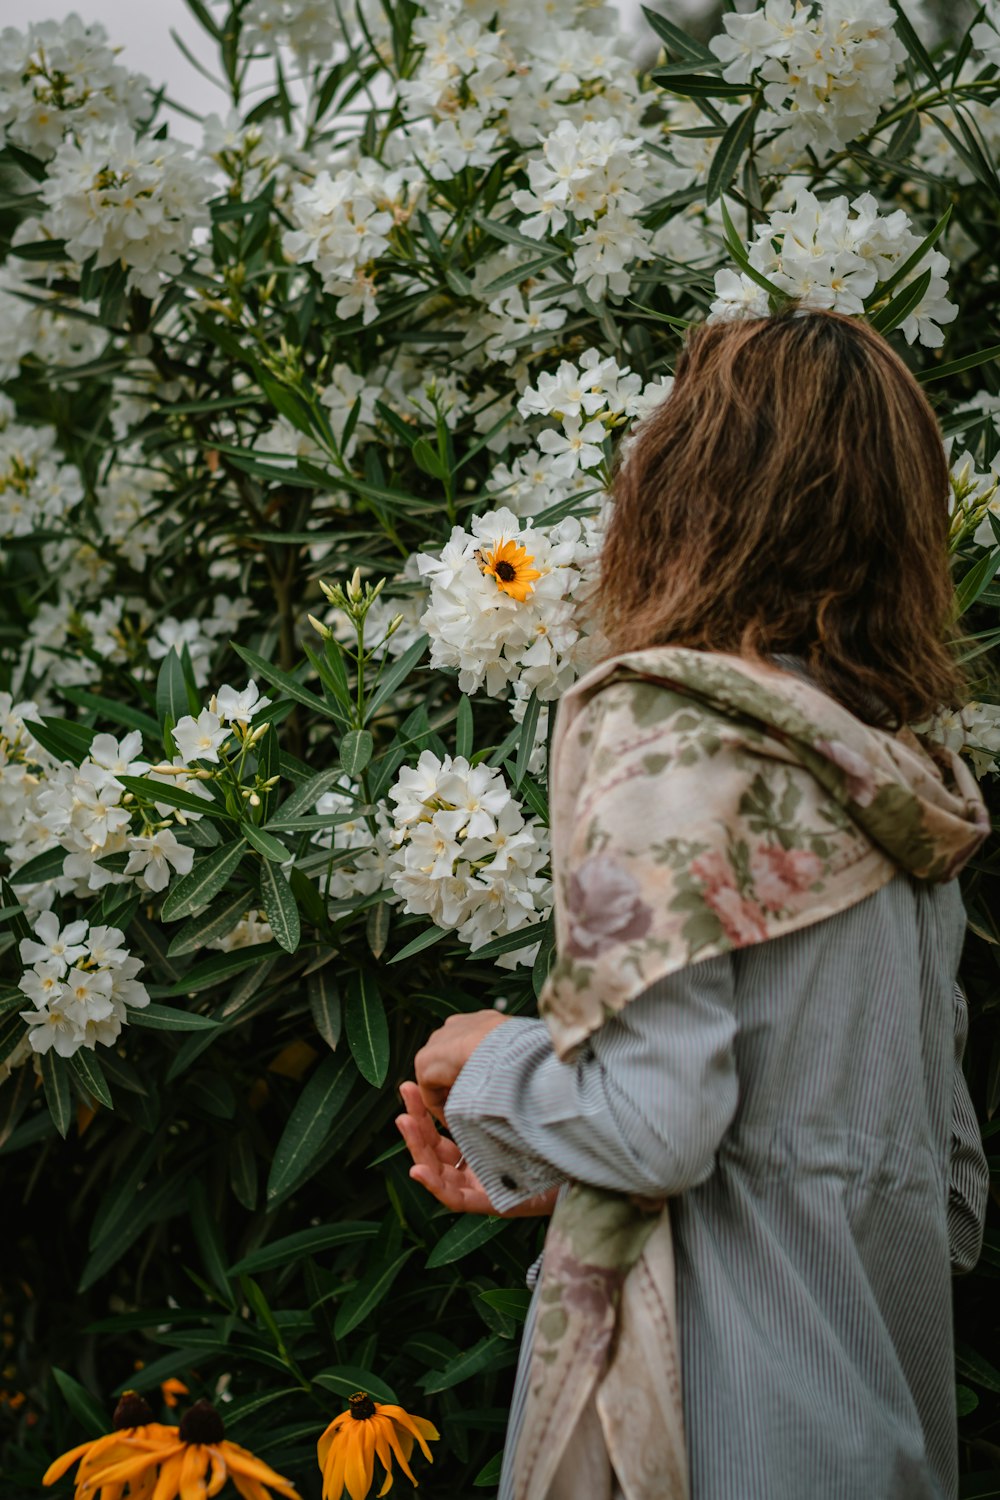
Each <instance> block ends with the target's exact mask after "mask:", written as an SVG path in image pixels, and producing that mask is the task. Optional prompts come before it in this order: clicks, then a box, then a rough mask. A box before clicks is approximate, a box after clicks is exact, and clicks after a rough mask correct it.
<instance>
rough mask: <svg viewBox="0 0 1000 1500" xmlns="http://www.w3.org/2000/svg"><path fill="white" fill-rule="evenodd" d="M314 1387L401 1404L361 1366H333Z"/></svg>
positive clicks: (340, 1394) (321, 1375) (394, 1393)
mask: <svg viewBox="0 0 1000 1500" xmlns="http://www.w3.org/2000/svg"><path fill="white" fill-rule="evenodd" d="M313 1385H318V1386H322V1387H323V1389H324V1390H326V1391H333V1392H334V1394H335V1395H337V1396H344V1397H347V1396H353V1395H354V1392H355V1391H367V1393H368V1395H369V1396H374V1398H375V1400H376V1401H388V1402H389V1403H390V1404H391V1405H393V1406H396V1405H398V1404H399V1397H398V1396H397V1395H396V1392H395V1391H394V1390H393V1388H392V1386H391V1385H386V1383H385V1381H384V1380H381V1379H380V1378H379V1377H378V1376H377V1375H373V1374H372V1372H371V1370H365V1369H362V1367H361V1366H360V1365H332V1366H331V1367H330V1369H328V1370H324V1371H323V1372H322V1373H321V1374H319V1375H314V1376H313ZM227 1416H228V1412H227Z"/></svg>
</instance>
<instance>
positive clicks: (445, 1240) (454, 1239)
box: [427, 1214, 507, 1271]
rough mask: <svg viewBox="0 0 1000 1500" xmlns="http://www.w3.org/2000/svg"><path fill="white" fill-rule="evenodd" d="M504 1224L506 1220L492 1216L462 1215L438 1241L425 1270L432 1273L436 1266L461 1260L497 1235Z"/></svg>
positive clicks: (448, 1264)
mask: <svg viewBox="0 0 1000 1500" xmlns="http://www.w3.org/2000/svg"><path fill="white" fill-rule="evenodd" d="M506 1223H507V1220H506V1219H501V1218H494V1217H493V1216H492V1215H486V1216H485V1217H484V1216H483V1215H480V1214H465V1215H463V1217H462V1218H460V1219H459V1220H458V1223H457V1224H453V1225H452V1226H451V1228H450V1229H448V1230H446V1232H445V1233H444V1234H443V1235H442V1236H441V1238H440V1239H439V1240H438V1242H437V1244H436V1245H435V1246H434V1249H433V1250H432V1251H431V1253H430V1255H428V1257H427V1269H428V1270H429V1271H432V1270H434V1269H435V1268H436V1267H437V1266H450V1265H451V1264H452V1262H453V1261H456V1260H461V1259H462V1257H463V1256H464V1255H468V1254H470V1252H471V1251H473V1250H476V1249H478V1247H479V1246H480V1245H485V1244H486V1242H487V1240H491V1239H493V1237H494V1236H495V1235H498V1234H499V1233H500V1231H501V1229H503V1228H504V1227H505V1226H506Z"/></svg>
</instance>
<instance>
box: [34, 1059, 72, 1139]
mask: <svg viewBox="0 0 1000 1500" xmlns="http://www.w3.org/2000/svg"><path fill="white" fill-rule="evenodd" d="M38 1068H39V1072H40V1073H41V1075H42V1088H43V1090H44V1092H45V1102H46V1104H47V1105H48V1107H49V1114H50V1115H51V1116H52V1123H53V1125H54V1126H55V1127H56V1129H57V1130H58V1132H59V1134H60V1135H61V1136H62V1138H63V1140H65V1139H66V1135H67V1132H68V1131H69V1127H70V1125H71V1124H72V1121H73V1101H72V1099H71V1097H70V1092H69V1074H68V1072H67V1071H66V1064H65V1062H64V1060H63V1059H62V1058H61V1057H59V1056H58V1054H57V1053H56V1052H55V1051H53V1050H52V1049H50V1050H49V1051H48V1052H43V1053H42V1055H41V1057H40V1058H39V1059H38Z"/></svg>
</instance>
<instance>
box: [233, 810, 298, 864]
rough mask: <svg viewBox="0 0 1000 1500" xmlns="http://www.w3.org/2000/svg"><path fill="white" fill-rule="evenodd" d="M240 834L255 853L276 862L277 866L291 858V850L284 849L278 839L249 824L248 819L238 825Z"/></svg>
mask: <svg viewBox="0 0 1000 1500" xmlns="http://www.w3.org/2000/svg"><path fill="white" fill-rule="evenodd" d="M240 833H242V835H243V837H244V838H245V839H246V841H247V843H248V844H250V845H252V846H253V848H254V849H256V850H257V853H258V854H262V855H263V856H264V858H265V859H268V860H276V861H277V863H278V864H279V865H283V864H284V863H285V861H286V860H289V859H291V857H292V854H291V850H290V849H286V848H285V845H284V844H283V843H282V842H281V840H280V839H276V838H275V837H274V834H273V833H268V832H267V830H266V829H265V828H258V827H257V825H256V824H255V823H251V822H250V821H249V820H248V819H245V820H244V821H243V822H242V823H241V824H240Z"/></svg>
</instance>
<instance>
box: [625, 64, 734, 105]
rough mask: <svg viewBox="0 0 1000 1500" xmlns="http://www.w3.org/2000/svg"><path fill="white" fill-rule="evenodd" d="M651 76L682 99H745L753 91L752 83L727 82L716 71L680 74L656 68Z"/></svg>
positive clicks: (667, 90) (668, 91)
mask: <svg viewBox="0 0 1000 1500" xmlns="http://www.w3.org/2000/svg"><path fill="white" fill-rule="evenodd" d="M649 76H650V78H651V79H652V80H653V82H654V83H658V84H659V85H660V88H661V89H664V90H665V91H666V92H667V93H668V94H679V95H680V96H681V98H682V99H745V98H746V96H747V94H749V93H751V92H752V86H751V85H750V84H748V83H726V82H725V80H724V79H722V78H717V77H716V76H715V74H714V73H680V74H678V73H673V72H672V71H670V70H669V69H667V68H654V69H653V71H652V72H651V73H650V75H649Z"/></svg>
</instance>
